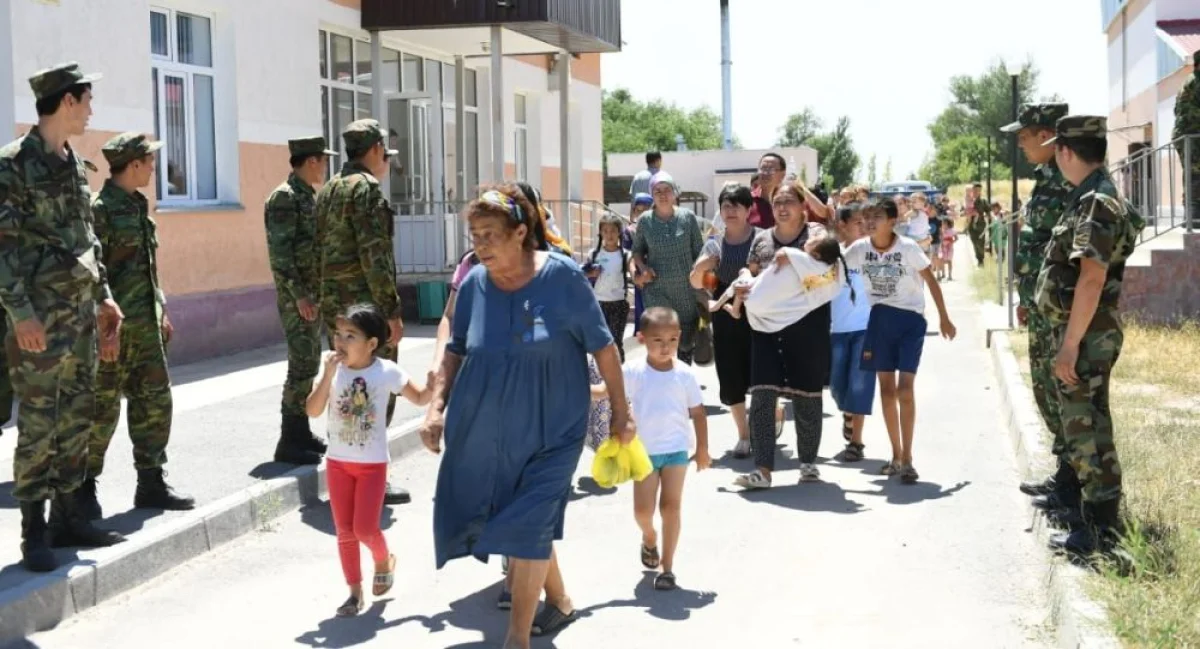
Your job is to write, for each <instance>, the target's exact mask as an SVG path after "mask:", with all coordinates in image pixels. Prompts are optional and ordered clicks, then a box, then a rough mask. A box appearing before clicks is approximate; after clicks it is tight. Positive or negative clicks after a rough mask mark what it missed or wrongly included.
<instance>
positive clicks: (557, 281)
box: [421, 186, 633, 649]
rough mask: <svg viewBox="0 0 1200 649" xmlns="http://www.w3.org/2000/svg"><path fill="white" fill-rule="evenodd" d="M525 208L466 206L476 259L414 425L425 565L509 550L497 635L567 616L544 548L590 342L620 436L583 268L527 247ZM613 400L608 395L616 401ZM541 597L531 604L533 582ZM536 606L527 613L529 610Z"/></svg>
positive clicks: (558, 512) (556, 513) (542, 626)
mask: <svg viewBox="0 0 1200 649" xmlns="http://www.w3.org/2000/svg"><path fill="white" fill-rule="evenodd" d="M532 209H533V208H532V206H531V205H530V204H529V202H528V200H526V199H525V197H524V195H523V194H522V193H521V192H520V190H519V189H517V188H516V187H511V186H505V187H501V188H499V189H496V190H490V191H487V192H485V193H484V194H483V195H482V196H481V197H480V198H479V199H478V200H476V201H474V202H472V203H471V204H470V205H469V206H468V208H467V219H468V222H469V224H470V228H471V238H472V240H473V242H474V245H475V254H476V256H477V257H478V258H479V261H480V264H479V265H478V266H476V267H475V268H474V269H473V270H471V272H470V273H468V275H467V277H466V279H465V280H463V282H462V284H461V286H460V287H459V290H458V299H457V305H456V307H455V317H454V321H453V325H452V327H453V330H452V333H451V338H450V343H449V344H448V345H447V346H446V353H445V355H444V357H443V361H442V368H441V373H440V376H439V386H438V390H437V392H436V393H435V395H436V396H435V397H434V401H433V403H432V404H431V405H430V408H429V411H428V414H427V415H426V420H425V423H424V425H423V426H422V429H421V438H422V441H423V442H424V443H425V446H426V447H427V448H428V449H429V450H431V451H433V452H435V453H440V452H441V451H442V442H443V439H442V438H443V431H444V437H445V439H444V442H445V457H444V458H443V459H442V465H441V468H440V470H439V472H438V483H437V496H436V499H435V501H434V514H433V536H434V549H435V553H436V559H437V566H438V568H441V567H442V566H444V565H445V564H446V562H448V561H450V560H452V559H457V558H460V557H465V556H474V557H476V558H478V559H480V560H482V561H486V560H487V557H488V556H489V555H503V556H508V557H510V566H509V571H510V573H511V574H512V590H513V592H512V612H511V617H510V619H509V630H508V637H507V639H506V640H505V645H504V646H505V647H513V648H521V649H525V648H527V647H529V637H530V634H531V631H532V633H534V634H538V635H542V634H546V633H550V632H552V631H555V630H557V629H559V628H561V627H562V626H564V625H565V624H567V623H569V622H571V621H573V620H574V619H575V617H576V612H575V609H574V606H573V605H572V604H571V600H570V598H569V597H568V596H567V593H566V588H565V586H564V585H563V578H562V574H561V573H560V571H559V568H558V562H557V560H556V558H555V555H554V547H553V542H554V541H556V540H560V539H562V536H563V517H564V513H565V510H566V506H567V500H568V496H569V494H570V491H571V480H572V477H573V475H574V473H575V469H576V466H577V465H578V463H579V456H580V454H581V452H582V450H583V442H584V438H585V436H586V434H587V422H588V412H589V405H590V398H591V397H590V394H591V390H590V381H589V378H588V364H587V354H589V353H590V354H592V355H593V356H594V357H595V359H596V364H597V366H598V367H599V369H600V374H601V377H602V378H603V379H604V383H605V385H606V387H607V389H608V393H609V395H610V399H611V401H612V403H613V404H614V407H613V414H612V424H611V425H612V431H613V432H614V434H618V435H619V437H620V438H621V439H622V440H623V441H628V440H629V439H631V438H632V437H633V428H632V425H631V423H630V422H629V415H628V406H627V405H625V404H627V400H626V398H625V387H624V383H623V380H622V374H621V364H620V360H619V358H618V355H617V349H616V346H615V345H614V344H613V341H612V336H611V334H610V333H609V330H608V325H607V324H606V323H605V321H604V316H603V314H602V313H601V312H600V305H599V303H598V302H596V298H595V294H594V293H593V292H592V288H591V285H590V284H589V283H588V281H587V279H586V277H585V276H584V274H583V271H582V270H580V268H579V266H578V265H577V264H576V263H575V262H574V261H572V260H570V259H569V258H567V257H564V256H562V255H558V254H555V253H547V252H542V251H538V250H536V247H537V245H536V237H535V235H534V232H533V229H532V228H531V227H530V224H531V222H532V220H531V218H530V214H532ZM616 404H621V405H620V406H619V407H618V406H617V405H616ZM543 589H544V590H545V592H546V605H545V607H543V609H542V611H541V612H540V613H537V605H538V600H539V598H540V595H541V592H542V590H543ZM535 613H536V614H537V615H536V617H537V619H536V620H535V619H534V617H535Z"/></svg>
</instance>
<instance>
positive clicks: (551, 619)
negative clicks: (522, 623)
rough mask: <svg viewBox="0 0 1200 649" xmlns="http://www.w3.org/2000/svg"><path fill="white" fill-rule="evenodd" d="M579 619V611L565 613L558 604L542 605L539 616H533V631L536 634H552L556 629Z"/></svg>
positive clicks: (558, 629)
mask: <svg viewBox="0 0 1200 649" xmlns="http://www.w3.org/2000/svg"><path fill="white" fill-rule="evenodd" d="M578 619H579V611H571V612H570V613H563V612H562V611H560V610H558V607H557V606H554V605H552V604H546V605H545V606H543V607H542V610H541V612H539V613H538V614H537V617H535V618H533V627H532V629H531V633H532V635H534V636H543V635H550V634H551V633H554V632H555V631H561V630H562V629H564V628H565V627H566V626H567V625H568V624H570V623H572V622H574V621H575V620H578Z"/></svg>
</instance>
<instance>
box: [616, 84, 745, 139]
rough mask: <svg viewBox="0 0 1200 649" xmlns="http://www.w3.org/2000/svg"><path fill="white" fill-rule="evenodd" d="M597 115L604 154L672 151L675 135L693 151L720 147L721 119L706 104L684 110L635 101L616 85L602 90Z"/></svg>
mask: <svg viewBox="0 0 1200 649" xmlns="http://www.w3.org/2000/svg"><path fill="white" fill-rule="evenodd" d="M601 115H602V122H603V129H604V131H603V137H604V152H605V153H637V152H644V151H673V150H675V135H676V134H680V135H683V141H684V143H685V144H687V147H688V149H691V150H694V151H705V150H711V149H719V148H721V143H722V136H721V118H720V116H718V115H717V114H716V113H715V112H713V110H712V109H711V108H709V107H707V106H702V107H700V108H696V109H693V110H690V111H687V110H684V109H682V108H680V107H679V106H677V105H675V104H673V103H667V102H664V101H662V100H657V99H656V100H654V101H649V102H645V101H639V100H637V99H634V97H633V95H631V94H630V93H629V91H628V90H626V89H624V88H618V89H617V90H613V91H611V92H609V91H604V93H603V99H602V101H601ZM734 146H735V147H736V146H738V143H737V139H736V138H735V139H734Z"/></svg>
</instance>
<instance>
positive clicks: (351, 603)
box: [337, 595, 363, 617]
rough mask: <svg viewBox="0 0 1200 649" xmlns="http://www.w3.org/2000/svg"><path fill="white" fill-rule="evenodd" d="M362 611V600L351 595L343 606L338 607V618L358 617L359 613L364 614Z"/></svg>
mask: <svg viewBox="0 0 1200 649" xmlns="http://www.w3.org/2000/svg"><path fill="white" fill-rule="evenodd" d="M362 609H363V603H362V600H361V599H359V598H357V597H355V596H353V595H351V596H350V597H349V598H347V599H346V601H344V602H342V605H341V606H339V607H338V609H337V616H338V617H354V616H356V615H358V614H359V613H362Z"/></svg>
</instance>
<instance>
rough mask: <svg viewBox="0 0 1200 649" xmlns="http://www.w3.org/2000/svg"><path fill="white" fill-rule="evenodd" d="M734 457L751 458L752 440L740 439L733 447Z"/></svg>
mask: <svg viewBox="0 0 1200 649" xmlns="http://www.w3.org/2000/svg"><path fill="white" fill-rule="evenodd" d="M733 456H734V457H749V456H750V440H748V439H739V440H738V441H737V444H736V445H735V446H734V447H733Z"/></svg>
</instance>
